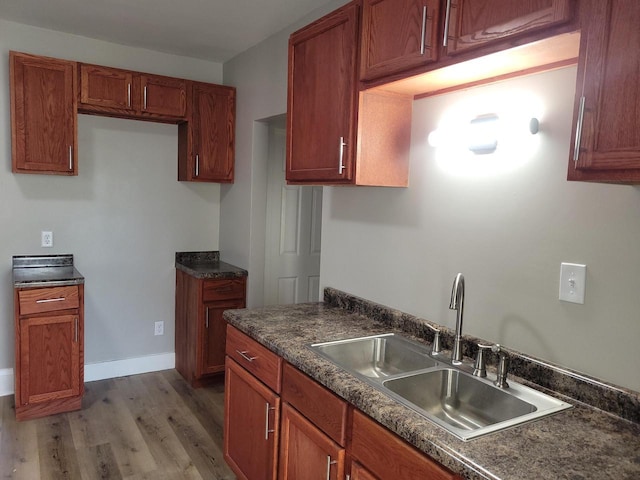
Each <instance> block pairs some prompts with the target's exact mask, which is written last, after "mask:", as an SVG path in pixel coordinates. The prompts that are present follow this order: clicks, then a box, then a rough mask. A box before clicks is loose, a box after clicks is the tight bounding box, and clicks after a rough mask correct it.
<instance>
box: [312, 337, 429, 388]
mask: <svg viewBox="0 0 640 480" xmlns="http://www.w3.org/2000/svg"><path fill="white" fill-rule="evenodd" d="M312 348H313V349H314V350H315V351H316V352H318V353H320V354H321V355H323V356H324V357H327V358H328V359H329V360H331V361H332V362H334V363H336V364H338V365H340V366H341V367H342V368H344V369H345V370H349V371H351V372H352V373H357V374H359V375H363V376H365V377H368V378H386V377H389V376H391V375H396V374H399V373H406V372H412V371H416V370H422V369H425V368H430V367H434V366H436V365H437V364H438V363H437V362H436V361H435V360H434V359H432V358H431V357H429V355H428V352H429V350H427V349H426V348H424V347H423V346H422V345H420V344H418V343H415V342H411V341H409V340H407V339H405V338H402V337H399V336H397V335H394V334H392V333H390V334H387V335H376V336H373V337H361V338H354V339H350V340H340V341H337V342H327V343H317V344H314V345H312Z"/></svg>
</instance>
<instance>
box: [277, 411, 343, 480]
mask: <svg viewBox="0 0 640 480" xmlns="http://www.w3.org/2000/svg"><path fill="white" fill-rule="evenodd" d="M281 435H282V442H281V445H280V467H279V469H280V470H279V472H280V473H279V475H278V479H279V480H325V479H334V480H337V479H342V478H344V448H342V447H340V445H338V444H337V443H335V442H334V441H333V440H331V439H330V438H329V437H327V436H326V435H325V434H324V433H322V432H321V431H320V430H319V429H318V428H316V427H315V426H314V425H313V424H312V423H311V422H309V420H307V419H306V418H304V417H303V416H302V415H300V414H299V413H298V412H297V411H296V410H295V409H294V408H293V407H291V406H290V405H289V404H287V403H284V404H283V405H282V426H281Z"/></svg>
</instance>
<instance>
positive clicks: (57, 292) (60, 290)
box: [18, 285, 80, 315]
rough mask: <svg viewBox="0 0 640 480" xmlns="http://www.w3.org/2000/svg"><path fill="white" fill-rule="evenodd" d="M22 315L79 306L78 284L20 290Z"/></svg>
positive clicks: (19, 297)
mask: <svg viewBox="0 0 640 480" xmlns="http://www.w3.org/2000/svg"><path fill="white" fill-rule="evenodd" d="M18 299H19V303H20V315H29V314H32V313H41V312H54V311H56V310H68V309H70V308H78V306H79V304H80V298H79V294H78V286H77V285H71V286H66V287H45V288H29V289H26V290H20V291H18Z"/></svg>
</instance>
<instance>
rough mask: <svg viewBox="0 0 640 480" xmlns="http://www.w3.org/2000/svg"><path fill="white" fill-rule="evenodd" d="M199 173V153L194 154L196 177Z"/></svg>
mask: <svg viewBox="0 0 640 480" xmlns="http://www.w3.org/2000/svg"><path fill="white" fill-rule="evenodd" d="M198 175H200V155H196V177H197V176H198Z"/></svg>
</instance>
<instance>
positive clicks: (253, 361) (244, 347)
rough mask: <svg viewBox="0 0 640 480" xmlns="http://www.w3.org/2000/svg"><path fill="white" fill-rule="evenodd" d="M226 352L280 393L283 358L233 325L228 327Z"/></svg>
mask: <svg viewBox="0 0 640 480" xmlns="http://www.w3.org/2000/svg"><path fill="white" fill-rule="evenodd" d="M226 352H227V355H228V356H229V357H231V358H233V359H234V360H235V361H236V362H238V363H239V364H240V365H242V366H243V367H244V368H245V369H246V370H247V371H249V372H250V373H251V374H252V375H253V376H255V377H256V378H257V379H258V380H260V381H261V382H262V383H264V384H265V385H267V386H268V387H269V388H270V389H271V390H273V391H274V392H276V393H280V387H281V385H282V358H280V357H279V356H278V355H276V354H275V353H273V352H272V351H270V350H269V349H268V348H265V347H263V346H262V345H260V344H259V343H258V342H256V341H255V340H253V339H252V338H249V337H248V336H247V335H245V334H244V333H242V332H241V331H240V330H238V329H237V328H234V327H232V326H231V325H229V326H228V327H227V347H226Z"/></svg>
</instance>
